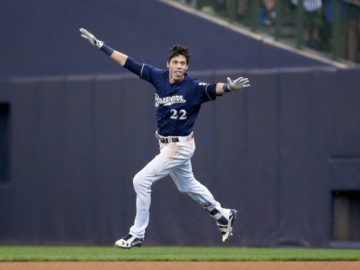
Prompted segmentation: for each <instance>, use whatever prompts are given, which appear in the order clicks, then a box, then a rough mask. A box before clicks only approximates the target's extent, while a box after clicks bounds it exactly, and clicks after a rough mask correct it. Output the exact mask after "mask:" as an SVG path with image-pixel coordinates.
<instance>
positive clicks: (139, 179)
mask: <svg viewBox="0 0 360 270" xmlns="http://www.w3.org/2000/svg"><path fill="white" fill-rule="evenodd" d="M80 32H81V36H82V37H83V38H85V39H87V40H88V41H89V42H90V43H91V44H92V45H94V46H96V47H97V48H99V49H100V50H101V51H103V52H104V53H105V54H107V55H108V56H109V57H110V58H111V59H112V60H114V61H116V62H117V63H119V64H120V65H121V66H123V67H124V68H126V69H128V70H129V71H131V72H133V73H135V74H136V75H138V76H139V77H140V78H141V79H143V80H146V81H148V82H149V83H151V84H152V85H153V86H154V88H155V107H156V108H157V111H156V120H157V131H156V133H155V135H156V138H157V139H158V141H159V145H160V153H159V154H158V155H157V156H155V157H154V159H153V160H151V161H150V162H149V163H148V164H147V165H146V166H145V167H144V168H143V169H142V170H141V171H140V172H138V173H137V174H136V175H135V177H134V179H133V184H134V189H135V192H136V216H135V221H134V225H133V226H132V227H131V228H130V230H129V233H128V234H127V235H125V236H124V237H122V238H121V239H119V240H118V241H116V242H115V246H116V247H119V248H126V249H129V248H132V247H135V246H142V245H143V243H144V237H145V229H146V227H147V226H148V223H149V208H150V203H151V186H152V184H154V183H155V182H157V181H158V180H160V179H162V178H164V177H165V176H167V175H170V176H171V178H172V179H173V181H174V183H175V185H176V186H177V188H178V189H179V191H180V192H183V193H186V194H188V195H189V196H190V197H191V198H192V199H194V200H195V201H197V202H198V203H199V204H200V205H202V206H203V207H204V209H205V210H206V211H207V212H209V213H210V215H211V216H212V217H213V218H214V219H215V221H216V224H217V226H218V228H219V230H220V232H221V234H222V241H223V242H224V243H226V242H227V241H228V240H229V238H230V236H231V235H232V230H233V225H234V222H235V219H236V213H237V211H236V210H235V209H227V208H223V207H221V205H220V203H219V202H218V201H216V200H215V199H214V197H213V195H212V194H211V193H210V191H209V190H208V189H207V188H206V187H205V186H204V185H202V184H201V183H200V182H199V181H197V180H196V179H195V177H194V174H193V172H192V167H191V157H192V156H193V154H194V151H195V142H194V134H193V125H194V122H195V120H196V117H197V115H198V113H199V110H200V107H201V104H202V103H204V102H207V101H211V100H215V99H216V97H217V96H222V95H223V94H225V93H229V92H231V91H236V90H240V89H242V88H246V87H249V86H250V83H249V80H248V79H247V78H243V77H240V78H237V79H236V80H231V79H230V78H227V83H220V82H219V83H215V84H208V83H204V82H201V81H199V80H197V79H195V78H192V77H190V76H188V75H187V73H186V71H187V69H188V66H189V60H190V57H191V55H190V53H189V51H188V49H187V48H185V47H183V46H181V45H175V46H174V47H172V48H171V49H170V52H169V57H168V60H167V68H168V70H162V69H159V68H156V67H153V66H151V65H148V64H142V63H138V62H137V61H135V60H134V59H133V58H131V57H129V56H127V55H126V54H123V53H121V52H119V51H117V50H114V49H113V48H111V47H109V46H107V45H106V44H104V42H103V41H100V40H98V39H97V38H96V37H95V36H94V35H93V34H91V33H90V32H88V31H87V30H86V29H84V28H81V29H80Z"/></svg>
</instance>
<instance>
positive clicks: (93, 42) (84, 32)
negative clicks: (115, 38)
mask: <svg viewBox="0 0 360 270" xmlns="http://www.w3.org/2000/svg"><path fill="white" fill-rule="evenodd" d="M79 30H80V32H81V36H82V37H83V38H85V39H87V40H88V41H89V42H90V43H91V45H94V46H96V47H98V48H99V49H100V48H101V47H102V46H103V45H104V42H102V41H101V40H98V39H97V38H96V37H95V36H94V35H93V34H91V33H90V32H89V31H87V30H86V29H84V28H80V29H79Z"/></svg>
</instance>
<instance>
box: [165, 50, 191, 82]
mask: <svg viewBox="0 0 360 270" xmlns="http://www.w3.org/2000/svg"><path fill="white" fill-rule="evenodd" d="M167 67H168V69H169V81H170V83H177V82H180V81H182V80H183V79H184V77H185V72H186V70H187V69H188V64H187V62H186V57H185V56H183V55H178V56H175V57H173V58H171V59H170V61H169V62H167Z"/></svg>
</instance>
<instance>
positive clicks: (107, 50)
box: [100, 44, 114, 56]
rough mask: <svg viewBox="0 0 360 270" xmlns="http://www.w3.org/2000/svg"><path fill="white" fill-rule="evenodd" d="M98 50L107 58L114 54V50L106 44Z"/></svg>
mask: <svg viewBox="0 0 360 270" xmlns="http://www.w3.org/2000/svg"><path fill="white" fill-rule="evenodd" d="M100 50H102V51H103V52H104V53H105V54H106V55H108V56H111V55H112V54H113V52H114V49H113V48H111V47H109V46H107V45H106V44H104V45H102V46H101V48H100Z"/></svg>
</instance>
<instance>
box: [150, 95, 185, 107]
mask: <svg viewBox="0 0 360 270" xmlns="http://www.w3.org/2000/svg"><path fill="white" fill-rule="evenodd" d="M176 103H186V100H185V99H184V96H177V95H176V96H170V97H163V98H161V97H159V95H158V94H155V107H159V106H160V105H163V106H171V105H173V104H176Z"/></svg>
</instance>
